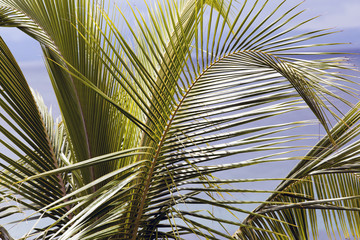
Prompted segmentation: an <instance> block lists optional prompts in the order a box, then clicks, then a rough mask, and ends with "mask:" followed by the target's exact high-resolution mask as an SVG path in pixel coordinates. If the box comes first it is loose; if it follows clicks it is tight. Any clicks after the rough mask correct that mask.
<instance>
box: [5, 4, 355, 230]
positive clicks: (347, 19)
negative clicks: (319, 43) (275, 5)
mask: <svg viewBox="0 0 360 240" xmlns="http://www.w3.org/2000/svg"><path fill="white" fill-rule="evenodd" d="M121 1H122V0H116V2H117V3H120V2H121ZM271 1H273V0H270V2H271ZM142 2H143V1H142V0H134V1H132V4H136V5H137V6H138V7H140V8H141V7H142ZM298 2H300V1H298V0H289V3H290V4H292V3H298ZM303 8H306V9H307V11H306V13H305V14H304V15H303V18H309V17H313V16H317V15H321V17H320V18H318V19H317V20H315V21H313V22H312V23H311V24H308V25H306V26H304V27H302V28H303V29H302V30H315V29H319V28H328V27H335V28H336V29H338V30H343V32H342V33H339V34H336V35H334V36H331V37H330V38H328V39H330V40H329V41H334V42H351V43H352V45H350V46H347V47H346V48H345V46H344V47H341V50H343V49H344V48H345V49H347V50H348V51H356V52H360V15H359V12H360V0H342V1H339V0H308V1H306V2H305V3H304V4H303ZM0 35H1V37H2V38H3V39H4V40H5V41H6V43H7V44H8V45H9V47H10V49H11V50H12V52H13V54H14V56H15V58H16V59H17V61H18V63H19V65H20V67H21V68H22V70H23V72H24V74H25V76H26V78H27V80H28V82H29V85H30V86H31V87H32V88H33V89H35V90H36V91H38V92H40V94H41V95H42V96H43V98H44V100H45V103H46V104H47V105H48V106H50V105H52V106H53V108H54V115H55V116H58V115H59V110H58V108H57V107H56V105H57V104H56V99H55V96H54V94H53V92H52V90H50V89H51V84H50V80H49V78H48V76H47V72H46V69H45V67H44V64H43V57H42V54H41V49H40V47H39V45H38V44H37V42H36V41H34V40H33V39H31V38H30V37H28V36H26V35H25V34H23V33H22V32H21V31H18V30H16V29H5V28H0ZM359 64H360V63H359ZM0 150H1V152H2V151H3V150H2V149H0ZM15 229H16V228H14V229H12V230H11V232H14V230H15ZM14 234H16V233H15V232H14ZM14 236H15V237H18V236H16V235H14Z"/></svg>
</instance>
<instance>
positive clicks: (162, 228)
mask: <svg viewBox="0 0 360 240" xmlns="http://www.w3.org/2000/svg"><path fill="white" fill-rule="evenodd" d="M286 2H287V1H286V0H284V1H281V2H280V1H279V4H278V5H276V6H271V5H270V1H260V0H255V1H247V0H245V1H243V2H237V1H232V0H206V1H205V0H197V1H185V0H181V1H170V0H169V1H168V0H164V1H162V2H161V3H160V2H157V3H156V4H148V3H145V5H144V8H145V9H146V11H147V15H145V14H143V13H142V12H141V11H140V10H138V9H136V8H135V7H132V6H131V5H129V6H125V7H124V8H123V9H121V8H119V7H115V8H113V12H112V13H111V14H110V7H108V8H107V9H106V8H105V6H106V4H105V1H104V2H103V1H100V2H99V3H97V4H95V2H92V1H84V0H71V1H58V0H48V1H42V0H41V1H40V0H32V1H27V0H26V1H24V0H21V1H19V0H0V20H1V21H0V24H1V25H2V26H7V27H17V28H19V29H21V30H22V31H23V32H25V33H26V34H28V35H30V36H31V37H33V38H34V39H35V40H37V41H38V42H39V43H40V44H41V47H42V50H43V53H44V56H45V62H46V66H47V68H48V72H49V76H50V79H51V81H52V85H53V87H54V90H55V94H56V97H57V100H58V103H59V106H60V110H61V114H62V120H61V121H60V122H56V123H55V121H54V120H53V118H52V116H51V113H49V111H48V110H47V108H46V107H45V106H44V104H43V103H42V100H41V97H39V96H37V94H35V93H33V92H32V91H31V90H30V88H29V87H28V86H27V83H26V80H25V78H24V77H23V75H22V73H21V70H20V69H19V67H18V66H17V64H16V61H15V59H14V58H13V57H12V55H11V53H10V51H9V50H8V49H7V47H6V45H5V43H4V42H3V41H1V42H0V49H1V55H0V64H1V71H0V90H1V94H2V95H1V98H0V106H1V108H2V109H4V114H3V113H1V115H0V117H1V118H2V119H3V121H4V123H5V124H6V125H5V124H4V126H9V129H11V130H9V129H7V128H6V127H4V126H0V130H1V132H2V134H3V135H4V136H5V139H6V140H5V139H4V140H0V143H1V144H2V145H3V146H4V147H6V148H7V149H9V150H10V151H11V152H12V153H13V154H14V155H15V156H16V157H13V156H11V155H7V154H3V153H1V154H0V157H1V158H2V159H3V160H4V161H5V162H6V163H1V166H2V167H3V170H2V172H1V175H0V179H1V183H0V184H1V186H2V190H1V193H2V200H3V201H5V200H8V199H11V200H12V198H13V197H16V201H17V202H18V203H19V205H20V208H14V207H13V205H9V206H8V207H5V208H4V210H7V211H8V214H16V213H18V212H22V211H25V210H27V209H31V210H32V212H31V213H30V214H29V216H27V217H26V218H25V219H29V220H35V219H41V218H43V217H47V218H50V219H51V221H50V223H48V224H47V225H46V226H45V227H39V228H37V227H36V225H35V226H34V228H33V229H32V230H31V231H30V232H29V234H28V235H26V236H24V239H32V238H35V239H169V238H172V239H187V238H188V236H189V235H197V236H198V237H199V238H200V239H234V238H235V239H302V238H309V237H310V236H313V237H314V238H316V235H317V232H318V227H317V223H318V222H319V221H321V220H320V219H322V221H324V223H325V227H326V228H327V229H328V230H329V231H330V230H331V231H332V230H336V231H337V232H339V233H343V234H344V235H346V236H348V235H349V234H351V235H353V236H358V234H359V228H358V227H357V226H356V224H355V223H356V222H357V221H359V214H358V213H359V212H358V210H359V209H360V208H359V206H358V205H359V204H358V198H359V193H358V191H357V190H358V188H357V186H358V184H359V178H358V169H359V166H358V165H359V164H358V160H357V159H358V145H359V141H358V139H357V137H358V135H359V128H358V120H359V116H358V115H359V114H358V106H355V107H353V108H352V107H351V106H352V103H351V101H349V100H348V99H349V97H351V96H354V95H356V93H354V91H353V89H352V88H351V86H352V85H353V82H351V81H350V80H348V78H349V76H347V75H345V74H342V73H336V72H337V71H339V70H341V71H349V70H352V69H351V67H349V66H348V65H347V64H346V63H345V59H344V58H342V57H334V56H332V55H334V53H332V52H328V53H326V52H317V50H316V51H313V52H305V51H304V50H303V49H308V48H311V47H316V49H317V48H318V47H322V46H329V47H330V46H331V45H335V46H336V45H337V43H330V44H323V43H319V44H317V43H314V44H308V42H309V41H311V42H316V40H317V39H318V38H320V37H324V36H327V35H329V34H332V33H334V31H333V30H331V29H321V30H317V31H311V32H304V33H298V29H299V28H300V27H301V26H303V25H304V24H307V23H308V22H309V21H312V20H314V19H309V20H306V21H303V22H300V23H299V22H296V21H295V20H296V18H297V16H298V15H300V14H301V13H302V12H303V11H302V10H299V8H300V6H301V4H299V5H296V6H294V7H292V8H289V9H287V8H285V7H284V6H285V4H286ZM119 19H120V22H121V25H119V24H118V23H117V21H118V20H119ZM293 22H294V23H293ZM307 51H308V50H307ZM326 54H328V55H331V56H329V58H326V56H324V55H326ZM302 55H313V60H309V59H307V58H302V57H301V56H302ZM350 77H351V76H350ZM338 92H341V94H338ZM343 93H345V94H346V96H344V94H343ZM344 104H345V105H347V108H351V110H350V111H349V113H347V114H345V115H344V117H341V116H342V110H341V107H339V106H344ZM309 113H312V116H315V117H316V118H317V120H318V121H319V122H320V124H321V125H322V126H323V127H324V129H325V131H326V132H327V135H326V136H325V137H324V138H323V139H322V140H319V142H318V143H317V144H315V145H314V146H312V142H313V138H314V134H313V132H311V130H308V129H311V125H313V124H314V123H316V122H314V121H311V120H309V119H308V117H307V116H308V114H309ZM294 115H295V116H297V115H298V116H302V115H303V116H304V117H299V118H296V119H295V120H289V121H288V119H290V118H291V117H292V116H294ZM310 118H311V117H310ZM330 122H335V125H334V127H331V124H330ZM308 142H309V143H308ZM306 151H308V153H306ZM286 161H288V162H296V163H297V165H296V166H295V167H294V168H293V169H292V170H291V171H290V173H289V174H288V175H287V176H286V177H281V176H273V177H262V178H247V177H246V176H242V175H241V174H240V171H241V170H242V169H251V167H253V168H254V167H258V166H261V165H266V164H274V166H275V164H277V163H281V162H286ZM270 181H280V183H279V185H278V187H276V188H275V189H274V190H271V189H268V188H267V187H265V185H263V186H261V187H260V188H257V187H244V184H246V183H256V182H261V183H266V182H270ZM324 186H325V187H324ZM34 189H36V191H34ZM244 194H252V195H261V194H263V195H262V196H264V195H266V197H267V199H266V200H263V199H262V198H261V197H255V199H250V200H248V199H244ZM249 204H260V205H259V206H258V207H257V208H255V210H253V211H250V210H249V207H248V205H249ZM200 209H201V210H200ZM319 212H321V214H322V218H319V217H318V215H319V214H318V213H319ZM6 216H7V214H3V216H2V217H6ZM242 219H244V220H242Z"/></svg>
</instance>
